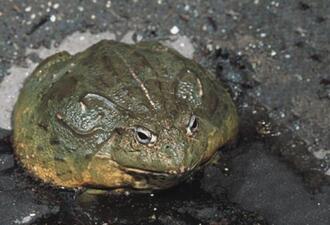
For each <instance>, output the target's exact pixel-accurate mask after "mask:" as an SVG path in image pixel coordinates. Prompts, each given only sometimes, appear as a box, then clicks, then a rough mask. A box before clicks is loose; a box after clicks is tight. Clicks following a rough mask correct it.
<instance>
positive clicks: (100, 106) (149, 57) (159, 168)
mask: <svg viewBox="0 0 330 225" xmlns="http://www.w3.org/2000/svg"><path fill="white" fill-rule="evenodd" d="M192 115H195V116H196V118H197V122H198V128H197V131H196V132H195V133H194V134H192V135H191V134H190V135H188V134H187V126H188V123H189V119H190V117H191V116H192ZM237 120H238V119H237V113H236V110H235V107H234V104H233V102H232V100H231V99H230V96H229V95H228V93H227V91H226V90H225V89H224V88H223V87H222V86H221V84H220V83H219V81H217V80H216V79H215V77H214V76H213V75H212V74H210V73H209V72H207V71H206V70H205V69H203V68H202V67H201V66H199V65H198V64H197V63H195V62H193V61H192V60H189V59H186V58H184V57H183V56H181V55H180V54H179V53H178V52H176V51H174V50H173V49H170V48H167V47H165V46H163V45H161V44H159V43H155V42H142V43H139V44H136V45H127V44H123V43H118V42H114V41H106V40H104V41H101V42H99V43H97V44H95V45H93V46H91V47H90V48H88V49H87V50H85V51H84V52H81V53H78V54H76V55H73V56H71V55H70V54H68V53H67V52H61V53H58V54H55V55H53V56H51V57H49V58H47V59H46V60H44V61H43V62H42V63H41V64H40V65H39V66H38V67H37V68H36V70H35V71H34V72H33V74H32V75H31V76H30V77H29V78H28V79H27V81H26V83H25V85H24V87H23V88H22V91H21V94H20V96H19V99H18V102H17V104H16V108H15V112H14V120H13V125H14V147H15V152H16V155H17V157H18V158H19V160H20V161H21V163H22V164H23V166H24V167H25V168H27V169H28V170H29V171H30V172H32V174H34V175H35V176H37V177H39V178H41V179H42V180H43V181H45V182H50V183H52V184H55V185H59V186H64V187H79V186H90V187H94V188H98V187H100V188H119V187H131V188H137V189H163V188H168V187H171V186H173V185H174V184H176V183H178V182H179V181H180V180H181V179H183V178H184V177H186V176H187V175H188V174H190V173H191V172H193V171H195V170H197V169H198V168H200V167H201V165H203V164H205V163H206V162H207V161H209V159H210V158H211V157H212V156H213V155H214V153H215V152H216V151H217V149H218V148H219V147H221V146H222V145H224V144H225V143H226V142H228V141H229V140H231V139H233V137H234V136H235V134H236V133H237V123H238V121H237ZM136 127H143V128H145V129H148V130H149V131H150V132H151V133H152V134H153V135H154V137H156V140H155V141H154V143H152V144H141V143H139V142H138V141H137V139H136V134H135V133H134V129H135V128H136Z"/></svg>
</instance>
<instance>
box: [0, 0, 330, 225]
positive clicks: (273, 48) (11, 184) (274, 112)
mask: <svg viewBox="0 0 330 225" xmlns="http://www.w3.org/2000/svg"><path fill="white" fill-rule="evenodd" d="M329 12H330V2H329V1H327V0H318V1H284V0H282V1H266V0H263V1H261V0H249V1H248V0H243V1H242V0H232V1H224V0H222V1H221V0H210V1H201V0H194V1H183V0H179V1H169V0H168V1H165V0H158V1H146V0H145V1H142V0H132V1H101V0H92V1H79V0H73V1H70V2H68V1H64V0H57V1H47V2H45V1H37V0H34V1H32V0H31V1H19V0H16V1H15V0H13V1H5V2H3V3H1V5H0V46H1V48H0V80H3V79H4V77H5V76H11V74H10V70H9V68H11V67H12V66H14V65H15V66H21V67H24V66H28V63H27V61H28V60H31V61H32V62H39V61H40V55H38V54H37V53H38V51H37V53H31V52H30V51H29V52H28V51H27V49H31V48H32V49H37V48H39V47H40V46H44V47H51V46H52V44H53V43H55V45H59V44H60V43H61V41H62V40H63V39H64V38H66V37H67V36H69V35H70V34H72V33H74V32H76V31H81V32H86V31H90V32H91V33H94V34H96V33H100V32H105V31H107V32H112V33H114V34H115V36H116V38H117V39H118V40H121V39H122V37H124V36H125V34H127V33H128V32H131V33H132V35H133V40H134V41H140V40H141V39H142V40H150V39H152V40H162V41H170V40H173V38H174V39H175V37H176V36H178V35H180V36H186V37H187V38H188V39H189V40H190V41H191V42H192V44H193V47H194V51H193V52H194V59H195V60H196V61H198V62H200V63H201V64H202V65H203V66H205V67H207V68H209V69H210V70H213V71H214V72H215V73H216V74H217V75H218V76H219V79H221V80H223V81H224V83H225V84H226V85H227V87H228V88H229V89H230V90H231V93H232V96H233V98H234V99H235V101H236V104H237V107H238V108H239V114H240V121H241V124H240V134H239V136H238V138H237V141H236V143H235V144H232V145H231V146H228V147H226V148H224V149H221V150H220V151H219V155H220V156H221V157H220V160H219V161H218V162H217V163H214V164H213V165H210V166H209V167H207V168H206V169H205V170H204V171H202V172H200V173H199V174H197V175H196V176H194V177H193V178H192V179H191V180H189V181H188V182H187V183H184V184H182V185H180V186H178V187H176V188H174V189H171V190H167V191H162V192H156V193H152V194H132V193H130V194H129V195H128V196H117V195H112V194H109V195H107V196H97V197H95V198H92V199H89V198H90V197H88V196H87V197H86V195H81V193H76V192H74V191H70V190H61V189H55V188H52V187H48V186H45V185H43V184H41V183H40V182H39V181H35V180H33V179H32V178H31V177H29V176H28V175H27V174H26V173H25V172H24V171H23V170H22V169H21V168H20V167H19V166H17V165H16V164H15V160H14V157H13V154H12V149H11V144H10V140H9V139H3V140H2V141H1V142H0V213H1V215H2V216H1V217H0V224H213V225H215V224H235V225H236V224H276V225H282V224H290V225H294V224H297V225H298V224H299V225H305V224H306V225H307V224H313V225H314V224H317V225H323V224H324V225H328V224H329V223H330V214H329V211H330V187H329V176H330V132H329V131H330V129H329V126H330V101H329V100H330V97H329V93H330V82H329V80H330V76H329V71H330V58H329V57H330V56H329V55H330V54H329V50H330V46H329V44H330V41H329V37H330V34H329V32H330V18H329ZM3 98H4V99H5V98H8V96H3ZM10 133H11V131H10V130H5V129H1V130H0V134H1V135H0V136H8V135H10ZM86 199H87V200H88V201H87V200H86ZM86 202H88V203H86ZM90 202H92V203H90ZM133 212H134V213H133Z"/></svg>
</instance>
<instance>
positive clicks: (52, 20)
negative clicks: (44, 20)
mask: <svg viewBox="0 0 330 225" xmlns="http://www.w3.org/2000/svg"><path fill="white" fill-rule="evenodd" d="M50 21H51V22H53V23H54V22H55V21H56V16H55V15H51V16H50Z"/></svg>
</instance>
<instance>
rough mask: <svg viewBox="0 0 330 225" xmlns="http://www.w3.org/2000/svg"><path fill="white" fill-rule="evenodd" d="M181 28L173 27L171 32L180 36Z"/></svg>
mask: <svg viewBox="0 0 330 225" xmlns="http://www.w3.org/2000/svg"><path fill="white" fill-rule="evenodd" d="M179 31H180V30H179V28H178V27H177V26H173V27H172V28H171V30H170V32H171V34H178V33H179Z"/></svg>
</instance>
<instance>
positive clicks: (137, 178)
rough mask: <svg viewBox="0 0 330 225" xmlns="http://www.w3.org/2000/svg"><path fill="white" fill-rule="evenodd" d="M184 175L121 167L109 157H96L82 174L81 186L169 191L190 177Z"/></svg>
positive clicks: (188, 173) (186, 174)
mask: <svg viewBox="0 0 330 225" xmlns="http://www.w3.org/2000/svg"><path fill="white" fill-rule="evenodd" d="M190 174H191V172H188V171H186V172H184V173H176V172H173V173H161V172H159V173H158V172H153V171H147V170H141V169H134V168H127V167H121V166H120V165H119V164H117V163H116V162H114V161H112V160H111V159H109V158H108V157H102V156H96V157H94V158H93V159H92V160H91V161H90V163H89V165H88V168H87V169H86V170H85V171H84V172H83V173H82V177H83V183H82V185H81V186H86V187H93V188H102V189H104V188H106V189H107V188H110V189H117V188H133V189H136V190H152V189H167V188H170V187H172V186H174V185H176V184H178V183H179V182H180V181H182V180H184V179H185V178H187V177H188V175H190Z"/></svg>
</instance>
